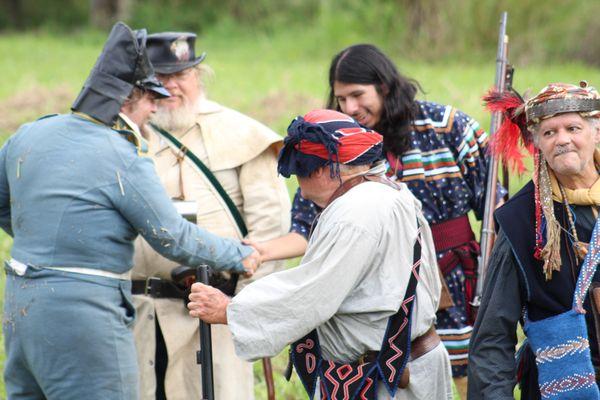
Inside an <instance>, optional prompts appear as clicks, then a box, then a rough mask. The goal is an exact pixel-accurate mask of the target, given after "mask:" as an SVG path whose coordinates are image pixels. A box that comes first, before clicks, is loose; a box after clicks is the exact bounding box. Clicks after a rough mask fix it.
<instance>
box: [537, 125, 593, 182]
mask: <svg viewBox="0 0 600 400" xmlns="http://www.w3.org/2000/svg"><path fill="white" fill-rule="evenodd" d="M536 135H537V137H536V141H537V147H538V148H539V149H540V151H541V152H542V154H543V155H544V158H545V159H546V161H547V162H548V165H549V166H550V168H552V170H553V171H554V173H555V174H556V176H557V178H558V179H559V181H560V182H561V183H562V184H564V185H566V186H567V187H571V188H574V187H577V186H579V185H578V183H579V182H590V181H591V182H592V183H593V182H594V181H595V180H596V177H597V172H596V168H595V165H594V150H595V149H596V145H597V144H598V142H599V141H600V133H599V129H598V128H596V127H595V126H594V125H592V124H590V123H589V122H588V121H586V120H585V119H584V118H582V117H581V116H580V115H579V114H577V113H566V114H559V115H557V116H556V117H552V118H548V119H545V120H543V121H542V122H541V123H540V125H539V129H538V131H537V133H536Z"/></svg>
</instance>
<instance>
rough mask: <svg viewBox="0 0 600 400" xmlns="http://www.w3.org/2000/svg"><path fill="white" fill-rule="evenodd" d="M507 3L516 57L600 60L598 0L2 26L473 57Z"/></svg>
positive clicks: (104, 9)
mask: <svg viewBox="0 0 600 400" xmlns="http://www.w3.org/2000/svg"><path fill="white" fill-rule="evenodd" d="M504 10H506V11H508V12H509V25H508V28H509V34H510V35H511V55H512V59H513V61H515V62H519V63H521V64H525V63H543V62H562V63H565V62H569V61H572V60H577V61H582V62H585V63H587V64H591V65H600V40H598V38H599V37H600V17H599V16H600V1H597V0H546V1H544V2H540V1H539V0H452V1H446V0H368V1H364V0H253V1H244V0H87V1H82V0H0V31H15V30H16V31H19V30H31V29H42V30H51V31H59V32H64V31H66V32H70V31H73V30H77V29H87V28H90V27H95V28H101V29H106V28H107V27H109V26H110V25H111V24H112V23H113V22H114V21H116V20H124V21H126V22H127V23H129V24H130V25H131V26H133V27H142V26H145V27H148V28H149V29H150V30H151V31H160V30H189V31H193V32H197V33H199V34H202V33H203V32H206V31H209V30H211V29H215V28H216V27H221V31H224V32H226V33H228V34H231V35H232V37H235V35H236V34H248V32H249V31H251V32H260V33H262V34H266V35H274V34H278V33H281V32H282V31H288V30H296V31H300V32H301V31H303V30H307V31H311V30H322V31H323V32H324V34H323V35H322V37H321V39H323V40H328V38H332V40H334V39H335V38H336V37H337V38H339V37H340V36H343V35H344V34H346V33H347V32H349V31H351V32H352V34H353V37H360V38H364V41H371V42H376V43H377V44H379V45H382V46H383V47H384V48H386V50H388V51H393V52H396V53H397V54H399V55H406V56H411V57H415V56H416V57H419V58H420V59H424V60H440V59H441V60H444V59H453V60H456V59H459V60H461V59H462V60H465V61H469V60H470V59H473V58H478V57H481V56H482V55H483V56H485V57H488V58H489V56H490V55H492V56H493V54H495V42H496V39H497V26H498V19H499V16H500V13H501V12H502V11H504ZM223 26H225V27H227V28H226V29H223V28H222V27H223ZM290 45H293V43H290ZM315 46H318V43H315Z"/></svg>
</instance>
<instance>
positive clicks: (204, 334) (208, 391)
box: [196, 265, 215, 400]
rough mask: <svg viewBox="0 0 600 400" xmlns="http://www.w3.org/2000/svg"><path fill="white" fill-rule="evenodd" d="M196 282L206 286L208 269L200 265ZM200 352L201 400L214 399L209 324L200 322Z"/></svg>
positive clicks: (198, 357)
mask: <svg viewBox="0 0 600 400" xmlns="http://www.w3.org/2000/svg"><path fill="white" fill-rule="evenodd" d="M196 282H202V283H203V284H205V285H208V267H207V266H206V265H200V266H199V267H198V268H197V269H196ZM199 323H200V350H199V351H198V352H197V353H196V363H198V364H200V366H201V368H202V400H214V399H215V387H214V381H213V362H212V335H211V331H210V324H207V323H206V322H204V321H202V320H200V322H199Z"/></svg>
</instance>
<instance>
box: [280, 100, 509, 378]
mask: <svg viewBox="0 0 600 400" xmlns="http://www.w3.org/2000/svg"><path fill="white" fill-rule="evenodd" d="M417 105H418V111H417V116H416V118H415V121H414V123H413V127H414V129H413V130H412V132H411V133H410V149H409V150H408V151H407V152H406V153H404V154H403V155H402V156H401V157H396V156H394V155H392V154H388V157H387V158H388V163H389V170H388V175H389V176H392V177H395V179H397V180H400V181H402V182H404V183H406V185H407V186H408V188H409V189H410V190H411V192H412V193H413V194H414V195H415V196H416V197H417V199H419V200H420V201H421V203H422V205H423V213H424V215H425V218H426V219H427V221H428V222H429V224H430V225H431V226H432V230H434V229H435V225H437V224H440V223H444V222H447V221H451V220H456V219H457V218H461V217H465V216H466V215H467V213H468V212H469V211H471V210H473V211H474V212H475V216H476V217H477V218H481V216H482V215H483V208H484V200H485V185H486V176H487V162H486V158H485V148H486V146H487V140H488V135H487V134H486V132H485V131H483V129H481V127H480V126H479V123H478V122H477V121H475V120H474V119H473V118H471V117H469V116H468V115H466V114H465V113H463V112H461V111H459V110H457V109H456V108H454V107H452V106H445V105H441V104H437V103H433V102H427V101H417ZM504 193H505V190H504V189H503V188H499V193H498V195H499V196H502V195H504ZM318 212H319V209H318V207H316V206H315V205H314V204H313V203H312V202H310V201H308V200H306V199H303V198H302V196H301V195H300V192H299V191H298V193H296V196H295V198H294V202H293V206H292V228H291V231H293V232H296V233H298V234H301V235H304V236H305V237H308V232H309V231H310V226H311V223H312V221H313V220H314V217H315V216H316V214H317V213H318ZM436 249H437V250H438V253H437V257H438V260H442V259H443V258H445V260H448V259H453V260H454V261H453V262H452V263H451V264H452V268H451V270H450V271H448V273H446V274H445V275H444V278H445V281H446V284H447V286H448V289H449V291H450V295H451V297H452V300H453V302H454V305H453V306H452V307H450V308H448V309H446V310H443V311H439V312H438V314H437V329H438V333H439V334H440V336H441V338H442V341H443V342H444V344H445V346H446V348H447V349H448V352H449V354H450V360H451V362H452V373H453V375H454V376H465V375H466V366H467V361H468V348H469V339H470V337H471V331H472V326H471V325H470V323H469V321H468V313H467V305H468V302H469V301H470V300H471V299H470V298H467V295H466V291H467V290H466V289H467V287H474V281H470V282H469V279H468V278H470V277H473V276H474V269H476V264H475V263H474V260H473V258H474V257H475V256H476V252H477V250H478V247H477V246H476V243H471V244H469V243H462V244H461V246H459V247H455V248H452V249H448V250H446V249H441V248H439V246H438V243H436ZM440 250H442V251H440ZM467 253H468V254H467ZM463 255H465V257H463Z"/></svg>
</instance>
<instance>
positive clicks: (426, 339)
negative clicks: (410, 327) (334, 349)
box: [358, 325, 442, 389]
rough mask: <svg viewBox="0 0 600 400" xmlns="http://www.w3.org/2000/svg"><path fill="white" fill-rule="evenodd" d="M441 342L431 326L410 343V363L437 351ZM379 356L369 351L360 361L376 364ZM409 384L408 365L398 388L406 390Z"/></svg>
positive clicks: (375, 352)
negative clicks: (432, 351) (434, 350)
mask: <svg viewBox="0 0 600 400" xmlns="http://www.w3.org/2000/svg"><path fill="white" fill-rule="evenodd" d="M441 342H442V341H441V339H440V337H439V335H438V334H437V332H436V331H435V327H434V326H433V325H431V327H430V328H429V329H428V330H427V332H425V333H424V334H422V335H421V336H419V337H418V338H416V339H415V340H413V341H412V342H411V343H410V361H413V360H416V359H417V358H419V357H422V356H424V355H425V354H427V353H429V352H430V351H431V350H433V349H435V348H436V347H437V346H438V345H439V344H440V343H441ZM378 355H379V352H378V351H367V352H366V353H365V354H363V355H362V356H361V357H360V358H359V359H358V360H359V362H361V363H365V362H374V361H375V360H376V359H377V356H378ZM409 383H410V370H409V368H408V365H406V366H405V367H404V371H402V376H401V377H400V380H399V381H398V387H399V388H400V389H406V388H407V387H408V384H409Z"/></svg>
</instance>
